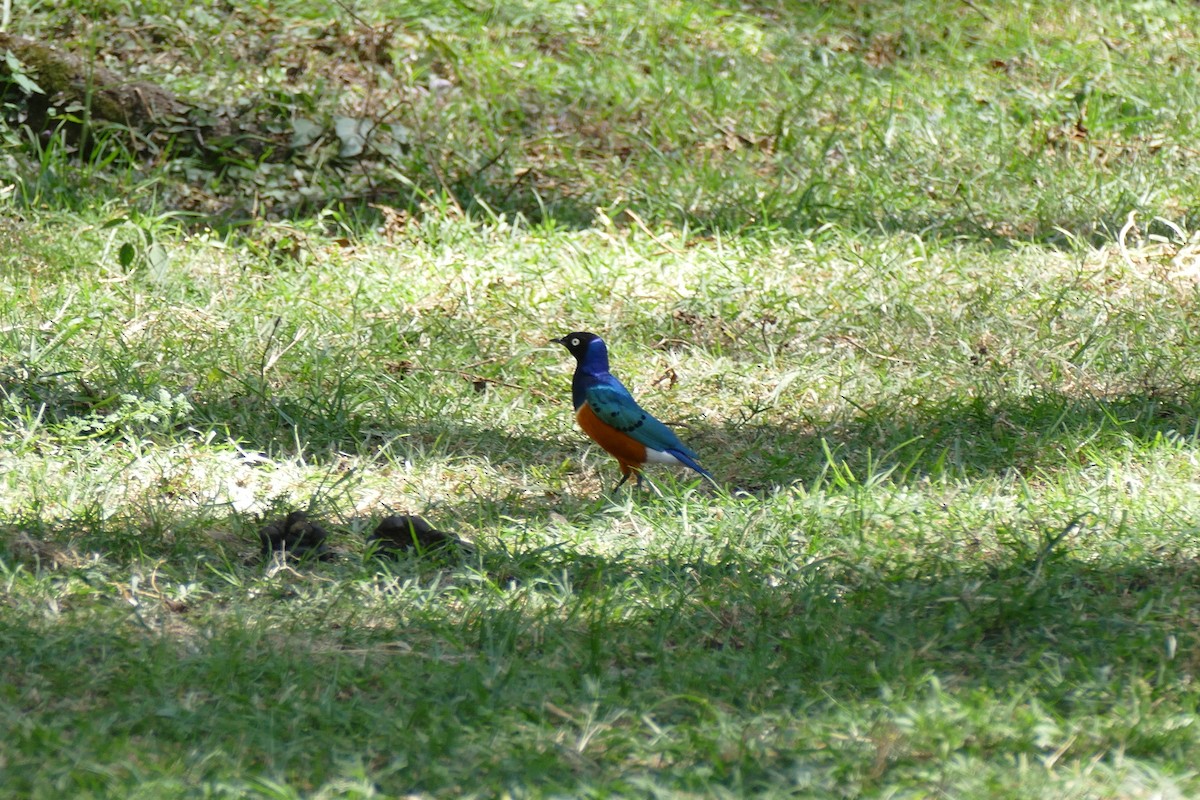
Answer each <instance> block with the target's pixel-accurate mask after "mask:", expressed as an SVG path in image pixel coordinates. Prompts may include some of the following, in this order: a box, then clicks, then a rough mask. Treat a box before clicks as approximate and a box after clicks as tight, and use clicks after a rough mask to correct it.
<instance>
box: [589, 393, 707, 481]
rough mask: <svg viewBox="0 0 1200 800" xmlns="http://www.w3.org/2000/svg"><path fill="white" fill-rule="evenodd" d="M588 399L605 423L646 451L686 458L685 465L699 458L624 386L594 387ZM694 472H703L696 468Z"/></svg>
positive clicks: (593, 409)
mask: <svg viewBox="0 0 1200 800" xmlns="http://www.w3.org/2000/svg"><path fill="white" fill-rule="evenodd" d="M584 396H585V398H586V399H587V404H588V405H589V406H591V407H592V411H594V412H596V416H597V417H599V418H600V419H601V421H603V422H605V423H607V424H609V425H611V426H613V427H614V428H616V429H617V430H619V431H621V433H624V434H627V435H628V436H630V437H631V438H633V439H635V440H636V441H638V442H640V443H642V444H643V445H645V446H646V447H648V448H650V449H652V450H658V451H660V452H669V453H673V454H682V455H683V456H685V457H686V458H683V459H680V460H681V461H683V462H684V463H685V464H686V463H687V462H688V461H689V460H692V459H695V458H696V454H695V453H693V452H692V451H691V450H689V449H688V448H687V446H686V445H685V444H684V443H683V442H681V441H679V437H678V436H676V435H675V432H674V431H672V430H671V429H670V428H668V427H667V426H666V425H664V424H662V423H661V422H659V421H658V420H657V419H655V418H654V417H653V416H651V414H650V412H649V411H646V410H645V409H644V408H642V407H641V406H639V405H638V404H637V401H636V400H634V399H633V397H632V395H630V394H629V392H628V391H626V389H625V387H624V386H610V385H606V384H596V385H593V386H590V387H589V388H588V389H587V391H586V393H585V395H584ZM688 466H692V464H688ZM694 469H697V470H699V469H700V468H699V466H696V467H694Z"/></svg>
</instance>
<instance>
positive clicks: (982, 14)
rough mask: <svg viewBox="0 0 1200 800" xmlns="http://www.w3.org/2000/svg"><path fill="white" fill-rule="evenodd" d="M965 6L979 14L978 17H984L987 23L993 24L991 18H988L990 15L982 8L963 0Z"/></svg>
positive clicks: (968, 0)
mask: <svg viewBox="0 0 1200 800" xmlns="http://www.w3.org/2000/svg"><path fill="white" fill-rule="evenodd" d="M963 5H965V6H967V8H969V9H971V10H972V11H974V12H975V13H976V14H978V15H979V16H981V17H983V19H984V20H985V21H986V22H991V21H992V18H991V17H990V16H988V13H987V12H986V11H984V10H983V9H982V8H980V7H979V6H977V5H975V4H974V3H972V2H971V0H963Z"/></svg>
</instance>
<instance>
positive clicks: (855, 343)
mask: <svg viewBox="0 0 1200 800" xmlns="http://www.w3.org/2000/svg"><path fill="white" fill-rule="evenodd" d="M834 338H835V339H841V340H842V341H843V342H845V343H846V344H848V345H850V346H851V347H853V348H855V349H857V350H861V351H862V352H864V353H866V354H867V355H869V356H871V357H872V358H880V359H883V360H884V361H891V362H892V363H893V364H909V365H911V364H913V363H915V362H913V361H909V360H908V359H907V358H896V357H895V356H885V355H884V354H883V353H876V352H875V351H874V350H872V349H870V348H869V347H867V346H866V345H864V344H863V343H862V342H858V341H855V339H854V338H853V337H850V336H846V335H845V334H843V335H841V336H835V337H834Z"/></svg>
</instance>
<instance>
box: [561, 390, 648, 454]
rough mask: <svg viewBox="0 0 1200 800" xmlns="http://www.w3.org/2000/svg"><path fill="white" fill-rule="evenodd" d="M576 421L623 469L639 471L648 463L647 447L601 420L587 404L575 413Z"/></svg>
mask: <svg viewBox="0 0 1200 800" xmlns="http://www.w3.org/2000/svg"><path fill="white" fill-rule="evenodd" d="M575 419H576V421H577V422H578V423H579V427H581V428H583V432H584V433H586V434H587V435H588V436H590V437H592V441H594V442H595V443H596V444H598V445H600V446H601V447H603V448H604V449H605V450H607V451H608V452H609V453H610V454H612V456H613V458H615V459H617V461H619V462H621V467H622V468H624V469H638V468H640V467H641V466H642V464H645V463H646V446H645V445H644V444H642V443H641V442H639V441H638V440H636V439H634V438H633V437H632V436H629V435H628V434H624V433H621V432H620V431H619V430H617V429H616V428H614V427H613V426H611V425H609V424H608V423H607V422H605V421H604V420H602V419H600V418H599V417H598V416H596V412H595V411H592V407H591V406H589V405H588V404H587V403H584V404H583V405H581V406H580V407H579V410H578V411H576V412H575Z"/></svg>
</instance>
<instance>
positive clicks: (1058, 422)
mask: <svg viewBox="0 0 1200 800" xmlns="http://www.w3.org/2000/svg"><path fill="white" fill-rule="evenodd" d="M897 406H900V407H897ZM763 416H767V415H763ZM1198 435H1200V389H1198V388H1197V387H1196V386H1193V385H1187V386H1180V387H1177V388H1175V389H1170V390H1167V389H1163V390H1152V391H1147V392H1145V393H1140V394H1138V393H1135V394H1122V395H1113V396H1108V397H1087V396H1084V397H1079V396H1071V395H1066V394H1061V393H1052V392H1043V393H1041V394H1038V395H1031V396H1025V397H999V398H995V399H991V400H984V399H975V400H970V401H966V402H961V401H957V400H951V401H940V402H939V401H922V400H919V399H917V400H914V401H912V402H905V401H899V402H896V403H892V404H881V405H878V406H873V407H868V408H862V409H861V410H860V413H859V414H858V415H856V416H855V417H854V418H851V419H847V420H838V421H835V420H808V421H805V422H799V421H797V422H788V423H779V422H775V421H771V420H769V419H768V420H766V421H762V422H760V421H758V419H756V418H752V419H750V420H748V421H747V422H745V423H744V424H735V425H731V426H728V427H725V428H708V429H705V428H701V427H699V426H697V427H696V428H695V432H694V433H693V435H692V437H691V444H692V445H693V446H694V447H695V449H697V450H699V452H700V453H701V454H702V455H706V454H708V453H713V454H714V455H713V456H708V457H707V461H709V462H710V466H711V465H715V470H716V472H717V473H718V474H719V475H720V476H722V477H723V478H724V479H725V480H727V482H728V483H729V484H730V485H731V486H740V487H742V488H745V489H749V490H751V491H763V490H769V489H770V488H771V487H774V486H781V485H788V484H792V483H796V482H799V483H803V484H805V485H816V484H817V483H819V481H820V480H821V479H822V477H823V476H826V475H828V473H829V468H830V460H829V458H828V457H827V455H826V448H828V451H829V453H830V454H831V455H832V458H833V460H834V462H835V463H837V464H838V465H840V466H842V467H844V468H845V469H848V470H849V471H850V472H851V473H852V474H853V475H854V476H857V478H858V479H859V480H865V479H866V478H868V477H871V476H873V475H874V476H877V475H879V474H882V473H885V472H886V473H888V474H889V475H890V477H891V479H892V480H894V481H905V480H910V479H920V478H924V477H932V478H940V477H949V478H953V479H973V478H979V477H983V476H986V475H989V474H1003V473H1007V472H1009V471H1016V472H1022V473H1023V472H1029V471H1034V470H1049V471H1053V470H1055V469H1056V468H1059V467H1078V466H1080V465H1085V464H1088V463H1096V462H1103V461H1104V460H1105V459H1106V458H1113V459H1120V458H1123V457H1125V456H1127V455H1128V454H1129V453H1130V451H1131V450H1135V451H1136V450H1138V449H1142V448H1145V447H1147V446H1150V445H1152V444H1154V443H1155V442H1158V441H1163V440H1171V441H1175V442H1193V443H1194V442H1195V441H1196V439H1197V438H1198ZM722 462H723V463H722Z"/></svg>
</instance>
